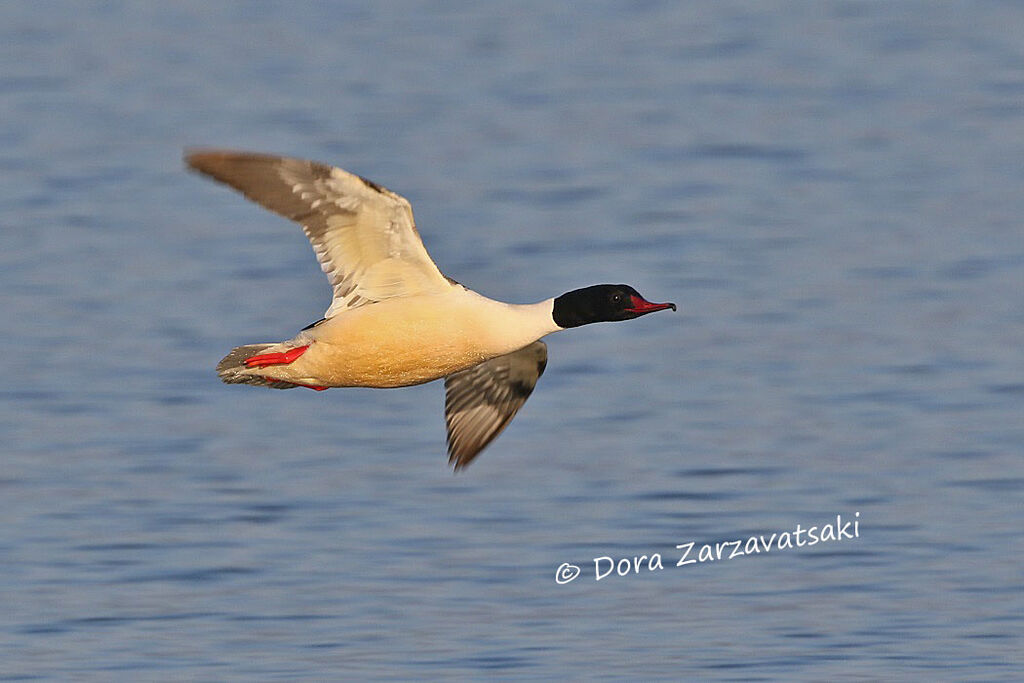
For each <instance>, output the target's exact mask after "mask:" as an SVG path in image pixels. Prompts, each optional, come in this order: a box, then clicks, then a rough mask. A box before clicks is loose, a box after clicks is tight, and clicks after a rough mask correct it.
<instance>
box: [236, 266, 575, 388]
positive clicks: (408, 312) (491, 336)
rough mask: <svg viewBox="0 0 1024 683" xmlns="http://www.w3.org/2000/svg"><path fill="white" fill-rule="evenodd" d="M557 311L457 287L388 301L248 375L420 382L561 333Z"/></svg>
mask: <svg viewBox="0 0 1024 683" xmlns="http://www.w3.org/2000/svg"><path fill="white" fill-rule="evenodd" d="M552 306H553V299H548V300H547V301H542V302H540V303H537V304H527V305H515V304H506V303H502V302H500V301H494V300H493V299H488V298H486V297H483V296H481V295H479V294H477V293H476V292H473V291H470V290H468V289H465V288H464V287H462V286H461V285H452V286H451V287H450V289H449V290H448V291H446V292H443V293H439V294H427V295H418V296H407V297H400V298H394V299H387V300H385V301H380V302H377V303H373V304H369V305H365V306H360V307H358V308H352V309H348V310H345V311H342V312H341V313H339V314H338V315H336V316H334V317H332V318H328V319H327V320H325V321H324V322H322V323H320V324H319V325H317V326H316V327H313V328H311V329H309V330H306V331H304V332H302V333H301V334H299V335H298V336H297V337H295V339H293V340H291V341H289V342H285V343H283V344H281V345H280V349H287V348H292V347H297V346H303V345H306V344H308V345H309V348H308V350H307V351H306V352H305V353H303V354H302V355H301V356H300V357H299V358H298V359H296V360H295V361H293V362H291V363H289V364H286V365H273V366H268V367H264V368H252V369H248V370H244V371H243V372H244V373H245V374H252V375H259V376H262V377H267V378H270V379H276V380H285V381H290V382H295V383H298V384H306V385H316V386H322V387H378V388H386V387H404V386H409V385H413V384H422V383H423V382H429V381H432V380H435V379H439V378H441V377H446V376H448V375H451V374H452V373H455V372H459V371H461V370H465V369H466V368H469V367H472V366H474V365H477V364H478V363H481V362H483V361H485V360H488V359H490V358H494V357H496V356H501V355H504V354H506V353H511V352H512V351H516V350H517V349H521V348H522V347H524V346H526V345H527V344H530V343H532V342H534V341H536V340H538V339H540V338H541V337H543V336H544V335H547V334H550V333H551V332H554V331H556V330H559V329H561V328H559V327H558V326H557V325H555V323H554V320H553V319H552V316H551V311H552ZM269 350H270V351H273V350H279V349H278V348H274V349H269Z"/></svg>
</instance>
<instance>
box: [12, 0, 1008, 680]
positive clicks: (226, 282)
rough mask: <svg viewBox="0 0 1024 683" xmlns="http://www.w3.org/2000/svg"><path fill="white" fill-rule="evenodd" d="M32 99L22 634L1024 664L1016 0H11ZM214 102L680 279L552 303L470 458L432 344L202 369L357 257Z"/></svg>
mask: <svg viewBox="0 0 1024 683" xmlns="http://www.w3.org/2000/svg"><path fill="white" fill-rule="evenodd" d="M0 142H2V145H0V173H2V178H3V182H2V183H0V227H2V231H0V288H2V289H3V291H4V298H3V301H4V315H3V317H2V319H0V325H2V326H3V330H2V332H3V338H4V340H5V343H4V346H5V350H4V354H5V357H6V363H5V365H6V367H5V370H4V378H5V382H4V386H3V389H2V390H0V402H2V410H0V428H2V430H3V431H2V434H3V435H4V445H3V448H2V453H3V458H2V463H3V468H2V472H0V494H2V496H3V505H2V506H0V520H2V526H0V528H2V531H0V558H2V559H0V592H2V595H3V609H2V611H0V674H2V677H3V678H4V679H12V680H18V679H32V678H48V679H71V678H75V679H77V680H88V679H94V680H111V679H130V680H146V679H161V680H170V679H186V678H188V679H205V680H254V679H265V678H274V677H281V678H306V679H331V678H340V677H344V676H358V677H367V676H396V677H404V678H412V677H425V678H432V679H438V678H444V677H455V676H460V677H484V676H500V677H506V678H508V677H528V678H538V679H550V678H553V677H556V676H558V677H567V678H590V677H596V676H610V677H640V678H655V677H666V678H675V677H693V678H712V679H732V680H759V679H786V680H795V679H817V680H824V679H833V680H835V679H842V678H844V677H846V678H849V679H859V678H868V679H881V678H892V677H907V678H911V677H913V678H918V679H921V678H939V677H947V676H948V677H951V678H957V679H962V678H971V679H990V680H999V679H1003V680H1019V679H1020V678H1021V677H1024V665H1022V661H1021V660H1022V657H1021V652H1024V643H1022V638H1021V634H1022V630H1024V617H1022V615H1024V604H1022V603H1024V600H1022V591H1021V585H1022V581H1024V571H1022V564H1021V562H1020V555H1021V551H1022V549H1024V548H1022V543H1021V518H1022V517H1021V512H1022V510H1024V505H1022V503H1024V496H1022V490H1024V467H1022V464H1021V463H1022V459H1021V456H1022V451H1024V448H1022V444H1024V420H1022V418H1024V353H1022V347H1024V298H1022V290H1024V230H1022V229H1021V223H1020V221H1021V216H1022V215H1024V193H1022V192H1021V189H1022V187H1024V163H1022V159H1024V9H1022V8H1021V6H1020V5H1019V4H1018V3H1013V2H995V1H993V2H975V3H968V2H948V3H932V2H903V1H894V2H886V3H859V2H839V1H832V0H827V1H823V2H817V3H790V2H759V3H731V2H691V3H671V2H632V3H607V2H599V3H590V4H588V5H586V6H585V7H580V6H575V9H573V6H570V5H569V4H564V5H559V4H552V3H546V2H523V3H513V4H506V3H471V2H454V3H447V4H444V5H443V7H441V6H438V5H435V4H428V3H417V2H402V3H394V4H391V3H382V4H379V5H378V4H369V3H367V4H361V3H346V4H345V5H344V6H342V5H328V4H326V3H324V4H308V5H307V4H303V3H296V4H292V3H275V2H259V3H243V2H221V3H209V2H192V1H184V2H174V3H157V2H136V3H122V2H95V3H71V2H38V3H5V4H3V5H2V6H0ZM189 145H215V146H226V147H238V148H244V149H253V150H260V151H270V152H279V153H288V154H293V155H299V156H306V157H310V158H315V159H321V160H324V161H329V162H332V163H336V164H339V165H342V166H344V167H346V168H348V169H351V170H353V171H355V172H358V173H360V174H362V175H365V176H367V177H369V178H372V179H374V180H377V181H378V182H381V183H383V184H385V185H387V186H389V187H391V188H393V189H395V190H396V191H398V192H400V193H402V194H403V195H405V196H406V197H408V198H409V199H410V200H411V201H412V203H413V205H414V207H415V210H416V215H417V222H418V224H419V227H420V232H421V233H422V235H423V238H424V241H425V243H426V245H427V248H428V249H429V250H430V252H431V254H432V255H433V257H434V258H435V260H436V261H437V263H438V265H439V266H440V268H441V269H442V270H443V271H444V272H445V273H447V274H448V275H450V276H452V277H454V278H455V279H457V280H459V281H462V282H465V283H467V284H468V285H469V286H471V287H473V288H475V289H477V290H478V291H480V292H482V293H484V294H486V295H489V296H493V297H496V298H501V299H505V300H509V301H519V302H526V301H537V300H540V299H543V298H546V297H548V296H552V295H555V294H558V293H561V292H563V291H566V290H569V289H573V288H575V287H579V286H584V285H588V284H593V283H597V282H628V283H631V284H633V285H634V286H636V287H637V288H638V289H639V290H640V291H641V292H643V293H644V294H646V295H648V296H649V297H650V298H652V299H654V300H673V301H675V302H677V303H678V304H679V305H680V313H679V314H677V315H674V316H673V315H669V314H659V315H656V316H650V317H648V318H644V319H643V320H640V321H636V322H633V323H630V324H622V325H599V326H592V327H588V328H583V329H579V330H575V331H572V332H571V333H566V334H564V335H556V336H555V337H552V338H551V339H550V340H549V346H550V363H549V366H548V370H547V373H546V374H545V376H544V377H543V379H542V380H541V382H540V385H539V386H538V388H537V391H536V393H535V394H534V396H533V397H532V398H531V399H530V401H529V402H528V403H527V404H526V406H525V408H524V409H523V411H522V412H521V413H520V415H519V417H517V419H516V420H515V421H514V422H513V423H512V425H511V427H510V428H509V429H508V431H507V433H506V434H504V435H503V436H502V437H501V438H500V439H499V440H498V441H496V442H495V443H494V444H493V445H492V447H491V448H489V449H488V450H487V451H486V453H485V454H484V455H483V456H482V457H481V458H480V459H479V461H477V462H475V463H474V464H473V466H472V467H471V468H469V469H468V470H467V471H466V472H465V473H462V474H460V475H458V476H453V475H452V474H451V473H450V471H449V470H448V468H447V467H446V466H445V459H444V453H443V450H444V446H443V440H444V433H443V419H442V402H443V398H442V389H441V387H440V385H438V384H432V385H426V386H421V387H415V388H411V389H404V390H399V391H367V390H346V391H329V392H324V393H322V394H318V393H314V392H304V391H291V392H270V391H263V390H258V389H255V388H249V387H228V386H224V385H221V384H219V383H218V382H217V381H216V377H215V376H214V374H213V371H212V368H213V366H214V364H215V363H216V361H217V360H218V359H219V358H220V357H221V355H222V354H223V353H224V352H226V350H228V349H230V348H231V347H232V346H234V345H237V344H241V343H246V342H256V341H270V340H278V339H283V338H287V337H290V336H291V335H292V334H293V333H294V332H295V331H296V330H297V329H299V328H301V327H302V326H304V325H305V324H307V323H309V322H311V321H313V320H315V319H317V318H318V317H320V315H321V313H322V311H323V310H324V309H325V308H326V306H327V303H328V288H327V286H326V282H325V281H324V280H323V277H322V275H321V274H320V272H319V269H318V268H317V266H316V264H315V262H314V260H313V257H312V254H311V252H310V250H309V247H308V245H307V244H306V242H305V240H304V238H303V236H302V233H301V231H300V230H299V229H298V228H297V227H294V226H291V225H289V224H288V223H287V222H285V221H283V220H281V219H279V218H277V217H275V216H272V215H270V214H267V213H265V212H262V211H260V210H259V209H257V208H255V207H254V206H252V205H249V204H247V203H246V202H245V201H243V200H242V199H241V198H240V197H239V196H237V195H234V194H232V193H229V192H227V191H226V190H224V189H223V188H219V187H216V186H214V185H212V184H210V183H207V182H205V181H202V180H200V179H198V178H196V177H194V176H190V175H188V174H186V173H185V172H184V171H183V169H182V164H181V161H180V154H181V150H182V148H183V147H185V146H189ZM855 513H859V517H858V518H857V519H858V520H859V537H858V538H856V539H853V540H850V539H846V540H843V541H837V542H828V543H821V544H819V545H817V546H815V547H802V548H794V549H782V550H778V549H776V550H773V551H772V552H771V553H767V554H765V553H762V554H758V555H753V556H745V557H740V558H735V559H732V560H716V561H714V562H703V563H698V564H694V565H689V566H684V567H678V568H677V567H675V566H674V565H675V562H676V560H678V559H679V558H678V551H677V550H676V548H675V546H676V545H677V544H685V543H687V542H690V541H693V542H695V543H696V544H697V545H698V546H699V545H701V544H704V543H712V544H714V543H716V542H725V541H732V540H735V539H746V538H747V537H749V536H751V535H759V534H766V535H770V534H771V533H773V532H779V533H781V532H784V531H792V530H793V529H794V528H795V527H796V525H797V524H800V525H802V526H803V527H804V528H807V527H809V526H811V525H815V524H825V523H828V522H829V520H831V519H833V518H834V517H835V515H837V514H841V515H843V517H844V519H853V518H854V517H853V515H854V514H855ZM694 552H695V553H696V551H694ZM653 553H660V554H661V555H662V556H663V564H664V567H665V568H664V569H662V570H659V571H654V572H651V571H648V570H647V569H646V566H644V567H642V569H641V571H640V573H639V574H636V575H629V576H625V577H619V576H617V575H615V574H612V575H611V576H608V577H606V578H604V579H601V580H600V581H596V580H595V569H594V558H595V557H602V556H609V557H612V558H614V559H618V558H627V557H628V558H633V557H634V556H638V555H648V556H651V555H652V554H653ZM562 563H570V564H575V565H579V566H580V567H581V569H582V571H581V575H580V576H579V578H577V579H576V580H575V581H573V582H571V583H569V584H566V585H559V584H557V583H556V581H555V572H556V569H557V568H558V567H559V565H561V564H562Z"/></svg>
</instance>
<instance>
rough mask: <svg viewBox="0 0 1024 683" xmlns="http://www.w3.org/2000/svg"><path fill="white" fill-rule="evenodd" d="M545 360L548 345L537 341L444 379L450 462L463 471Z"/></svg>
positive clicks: (518, 403)
mask: <svg viewBox="0 0 1024 683" xmlns="http://www.w3.org/2000/svg"><path fill="white" fill-rule="evenodd" d="M547 363H548V347H547V345H546V344H545V343H544V342H541V341H536V342H533V343H532V344H530V345H529V346H524V347H523V348H521V349H519V350H518V351H513V352H512V353H508V354H505V355H504V356H498V357H497V358H492V359H490V360H487V361H484V362H483V363H480V364H479V365H474V366H473V367H471V368H469V369H468V370H463V371H462V372H457V373H455V374H454V375H449V376H448V377H446V378H445V380H444V388H445V394H446V395H445V402H444V413H445V414H444V419H445V422H446V423H447V425H448V463H449V464H451V465H454V466H455V469H456V470H460V469H462V468H463V467H465V466H466V465H468V464H469V463H470V462H471V461H472V460H473V458H475V457H476V456H477V455H478V454H479V453H480V451H482V450H483V449H484V448H485V447H486V446H487V444H489V443H490V442H491V441H493V440H494V438H495V437H496V436H498V434H500V433H501V430H503V429H505V427H506V426H507V425H508V423H509V422H511V420H512V418H513V417H515V415H516V413H517V412H518V411H519V409H520V408H521V407H522V406H523V404H524V403H526V399H527V398H529V396H530V393H531V392H532V391H533V388H534V387H535V386H536V385H537V380H538V379H539V378H540V376H541V374H543V372H544V368H545V366H546V365H547Z"/></svg>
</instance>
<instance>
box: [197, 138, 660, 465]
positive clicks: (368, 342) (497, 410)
mask: <svg viewBox="0 0 1024 683" xmlns="http://www.w3.org/2000/svg"><path fill="white" fill-rule="evenodd" d="M185 162H186V163H187V164H188V166H189V167H190V168H191V169H193V170H195V171H198V172H199V173H202V174H203V175H206V176H209V177H210V178H212V179H214V180H216V181H219V182H221V183H224V184H226V185H228V186H230V187H232V188H234V189H236V190H238V191H239V192H241V193H242V194H244V195H245V196H246V197H248V198H249V199H251V200H253V201H254V202H256V203H257V204H260V205H261V206H263V207H265V208H267V209H269V210H271V211H273V212H275V213H277V214H280V215H282V216H284V217H285V218H289V219H291V220H293V221H295V222H297V223H299V224H300V225H301V226H302V229H303V230H304V231H305V233H306V237H308V238H309V241H310V242H311V243H312V244H313V251H314V252H316V257H317V260H318V261H319V262H320V266H321V268H322V269H323V271H324V273H326V274H327V278H328V279H329V280H330V282H331V286H332V287H333V289H334V296H333V299H332V301H331V305H330V307H329V308H328V309H327V312H326V313H325V314H324V317H323V318H322V319H321V320H319V321H317V322H315V323H313V324H312V325H309V326H308V327H306V328H304V329H303V330H301V331H300V332H299V333H298V334H297V335H296V336H295V337H293V338H292V339H289V340H288V341H283V342H277V343H272V344H247V345H245V346H239V347H236V348H235V349H232V351H231V353H229V354H228V355H227V356H225V357H224V359H223V360H221V361H220V363H219V364H218V365H217V374H218V375H219V376H220V378H221V380H223V381H224V382H226V383H228V384H254V385H258V386H264V387H270V388H272V389H292V388H294V387H307V388H309V389H315V390H317V391H322V390H324V389H328V388H331V387H379V388H386V387H405V386H411V385H414V384H422V383H424V382H430V381H432V380H435V379H441V378H442V377H443V378H444V386H445V392H446V396H445V422H446V423H447V427H448V455H449V458H448V462H449V464H451V465H453V466H454V468H455V469H456V470H459V469H461V468H463V467H465V466H466V465H468V464H469V463H470V462H471V461H472V460H473V458H475V457H476V456H477V454H479V453H480V451H481V450H482V449H483V448H484V447H485V446H487V444H489V443H490V442H491V441H492V440H494V438H495V437H496V436H498V434H500V433H501V431H502V430H503V429H504V428H505V427H506V426H507V425H508V423H509V421H511V420H512V418H513V417H514V416H515V414H516V412H517V411H518V410H519V408H521V407H522V405H523V403H524V402H525V401H526V399H527V397H529V395H530V393H531V392H532V391H533V388H534V386H536V384H537V379H538V378H539V377H540V375H541V373H543V372H544V367H545V366H546V365H547V356H548V353H547V346H546V345H545V344H544V342H542V341H539V340H540V338H541V337H544V336H545V335H548V334H551V333H552V332H557V331H559V330H564V329H568V328H570V327H579V326H580V325H586V324H589V323H596V322H605V321H614V320H630V319H632V318H638V317H640V316H642V315H646V314H648V313H653V312H654V311H661V310H665V309H668V308H671V309H672V310H673V311H674V310H676V306H675V304H672V303H663V304H659V303H652V302H650V301H647V300H646V299H644V298H643V297H642V296H640V294H639V293H638V292H637V291H636V290H635V289H633V288H632V287H630V286H628V285H594V286H592V287H584V288H583V289H576V290H573V291H571V292H568V293H566V294H562V295H561V296H558V297H554V298H551V299H547V300H545V301H541V302H539V303H535V304H525V305H519V304H507V303H503V302H500V301H495V300H493V299H488V298H487V297H485V296H482V295H480V294H477V293H476V292H474V291H473V290H471V289H467V288H466V287H464V286H463V285H461V284H459V283H458V282H455V281H454V280H452V279H451V278H448V277H445V276H444V275H443V274H442V273H441V271H440V270H438V268H437V266H436V265H434V262H433V261H432V260H431V258H430V256H429V255H428V254H427V250H426V248H425V247H424V246H423V242H422V241H421V240H420V236H419V233H418V232H417V231H416V225H415V223H414V222H413V217H412V207H411V206H410V205H409V202H408V201H406V199H405V198H403V197H401V196H399V195H397V194H395V193H394V192H392V191H391V190H388V189H387V188H385V187H382V186H380V185H378V184H377V183H375V182H372V181H370V180H367V179H366V178H362V177H360V176H357V175H355V174H352V173H349V172H347V171H343V170H342V169H340V168H334V167H331V166H327V165H324V164H320V163H316V162H313V161H305V160H302V159H292V158H288V157H280V156H271V155H266V154H254V153H250V152H234V151H226V150H193V151H189V152H187V153H186V155H185Z"/></svg>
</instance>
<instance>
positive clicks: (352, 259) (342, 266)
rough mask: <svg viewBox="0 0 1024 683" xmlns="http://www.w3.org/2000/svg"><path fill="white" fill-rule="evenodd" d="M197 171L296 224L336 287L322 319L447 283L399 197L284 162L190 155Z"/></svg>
mask: <svg viewBox="0 0 1024 683" xmlns="http://www.w3.org/2000/svg"><path fill="white" fill-rule="evenodd" d="M185 161H186V163H187V164H188V165H189V166H190V167H191V168H193V169H195V170H196V171H199V172H200V173H202V174H204V175H207V176H209V177H211V178H213V179H214V180H217V181H220V182H222V183H224V184H226V185H229V186H231V187H233V188H235V189H236V190H238V191H240V192H241V193H242V194H244V195H245V196H246V197H248V198H249V199H251V200H253V201H254V202H256V203H257V204H260V205H261V206H263V207H265V208H267V209H270V210H271V211H273V212H275V213H278V214H280V215H282V216H284V217H285V218H290V219H291V220H293V221H295V222H297V223H299V224H300V225H302V227H303V230H305V232H306V237H308V238H309V241H310V242H311V243H312V244H313V251H314V252H316V258H317V260H318V261H319V262H320V267H321V268H323V271H324V272H325V273H326V274H327V277H328V279H329V280H330V281H331V286H332V287H333V288H334V298H333V300H332V302H331V306H330V308H328V309H327V313H326V314H325V315H324V317H326V318H330V317H331V316H333V315H335V314H337V313H338V312H340V311H343V310H345V309H349V308H355V307H357V306H362V305H363V304H366V303H372V302H375V301H382V300H384V299H390V298H392V297H399V296H411V295H414V294H425V293H430V292H434V291H443V290H444V289H447V288H448V287H449V286H450V284H449V281H448V279H447V278H445V276H444V275H442V274H441V271H439V270H438V269H437V266H436V265H434V262H433V261H432V260H431V259H430V256H429V255H428V254H427V250H426V248H425V247H424V246H423V242H422V240H420V236H419V233H418V232H417V231H416V225H415V223H414V222H413V217H412V207H411V206H409V202H408V201H406V200H405V198H403V197H401V196H399V195H397V194H395V193H394V192H392V191H391V190H388V189H387V188H384V187H381V186H380V185H377V184H376V183H374V182H371V181H369V180H366V179H365V178H362V177H360V176H357V175H354V174H352V173H348V172H347V171H343V170H341V169H340V168H333V167H331V166H326V165H324V164H319V163H316V162H313V161H304V160H302V159H291V158H288V157H279V156H271V155H267V154H253V153H250V152H232V151H226V150H196V151H191V152H189V153H187V154H186V155H185Z"/></svg>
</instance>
